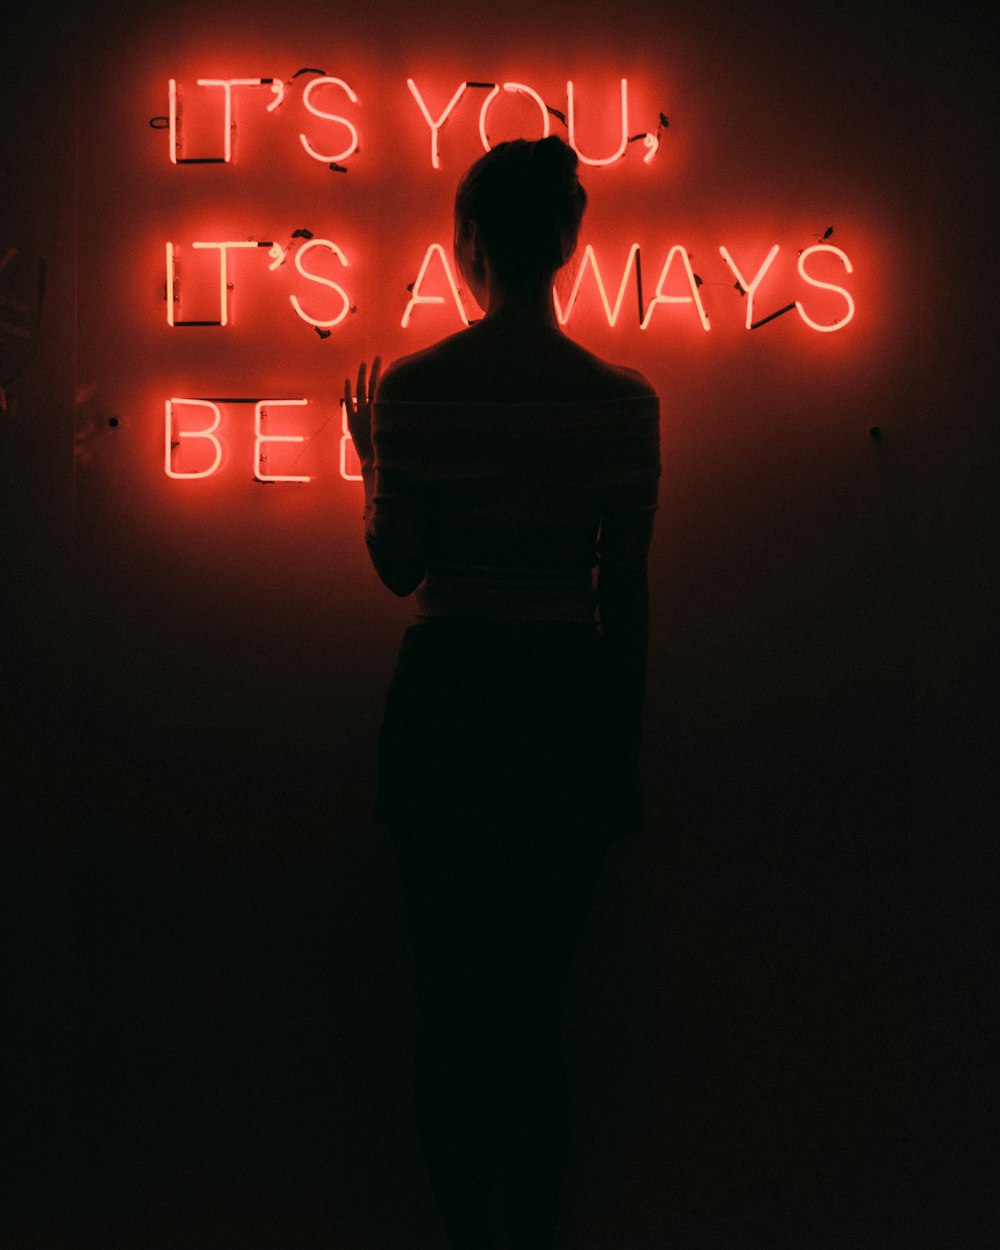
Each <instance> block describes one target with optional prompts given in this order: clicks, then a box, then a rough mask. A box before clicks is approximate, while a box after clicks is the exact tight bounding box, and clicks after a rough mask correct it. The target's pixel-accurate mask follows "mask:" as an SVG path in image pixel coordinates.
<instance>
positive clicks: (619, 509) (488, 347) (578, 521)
mask: <svg viewBox="0 0 1000 1250" xmlns="http://www.w3.org/2000/svg"><path fill="white" fill-rule="evenodd" d="M373 432H374V439H375V449H376V463H377V467H378V487H377V490H376V497H375V504H376V506H375V508H374V511H373V513H372V517H371V523H370V525H369V533H368V540H369V547H370V549H371V551H372V556H373V558H374V560H375V563H376V566H377V567H378V568H379V571H380V573H382V574H383V577H384V579H385V580H387V582H388V584H390V585H391V586H392V587H393V588H394V589H397V592H398V593H408V592H409V591H410V590H412V589H413V588H414V587H416V586H418V584H419V589H418V593H417V604H418V611H419V613H420V615H421V616H422V617H424V618H431V617H443V616H463V617H499V618H506V619H511V618H516V619H522V620H525V619H527V620H531V619H534V620H567V621H588V620H590V621H592V620H593V618H594V608H595V602H594V593H593V587H592V570H593V568H594V566H595V565H596V563H597V561H598V540H599V534H600V532H601V530H602V528H603V527H604V526H605V525H606V522H607V519H608V518H609V516H611V514H616V515H619V516H627V517H628V518H630V520H631V522H632V526H633V531H634V532H635V533H636V535H637V537H638V542H639V544H640V545H641V546H642V548H643V554H644V550H645V545H646V543H647V542H648V529H649V527H650V526H651V523H652V512H653V509H654V508H655V503H656V482H657V477H658V475H659V462H658V444H657V434H658V402H657V399H656V396H655V394H654V393H653V391H652V390H651V388H650V387H649V386H648V384H647V383H646V382H645V380H644V379H643V378H642V376H641V375H640V374H638V373H635V372H633V371H631V370H623V369H618V368H616V367H615V366H611V365H608V364H606V363H605V362H603V361H601V360H599V359H598V358H597V357H595V356H593V355H592V354H591V353H589V352H587V351H585V350H584V349H583V348H580V347H579V346H578V345H577V344H575V343H572V342H571V341H570V340H569V339H566V338H565V337H564V336H563V335H562V334H561V333H560V332H559V331H558V330H551V331H550V330H548V329H547V328H546V329H545V330H544V331H539V329H538V328H537V327H535V329H534V332H533V333H531V334H526V333H525V332H524V331H523V330H519V329H516V328H514V327H511V328H510V329H500V330H497V329H496V328H495V327H493V326H490V325H488V324H485V323H484V325H482V326H477V327H474V328H472V329H470V330H468V331H466V332H465V333H463V334H458V335H454V336H452V338H450V339H447V340H445V342H444V343H441V344H438V345H436V346H435V347H433V348H430V349H428V350H427V351H426V352H421V353H418V354H417V355H414V356H410V357H407V358H405V359H404V360H403V361H402V362H400V363H399V364H398V365H396V366H394V367H393V368H392V369H390V370H389V371H388V372H387V374H386V375H385V378H384V379H383V382H382V385H381V387H380V389H379V394H378V398H377V400H376V406H375V420H374V431H373ZM625 528H627V527H623V526H621V525H619V526H618V532H619V535H621V534H623V533H624V530H625ZM610 554H611V556H612V558H613V557H614V554H615V553H614V552H613V551H612V552H611V553H610ZM401 557H402V558H401ZM421 583H422V584H421Z"/></svg>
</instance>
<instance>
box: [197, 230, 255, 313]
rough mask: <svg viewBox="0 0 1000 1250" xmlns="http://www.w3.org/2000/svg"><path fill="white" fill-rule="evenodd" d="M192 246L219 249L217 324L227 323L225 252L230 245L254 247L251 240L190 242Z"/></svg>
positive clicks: (227, 292)
mask: <svg viewBox="0 0 1000 1250" xmlns="http://www.w3.org/2000/svg"><path fill="white" fill-rule="evenodd" d="M191 246H192V247H199V248H206V247H217V248H218V249H219V325H222V326H225V325H228V324H229V282H228V277H227V272H226V253H227V252H228V250H229V249H230V248H231V247H256V246H257V244H256V242H254V241H253V240H248V241H246V242H238V243H192V244H191Z"/></svg>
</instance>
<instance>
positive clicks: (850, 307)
mask: <svg viewBox="0 0 1000 1250" xmlns="http://www.w3.org/2000/svg"><path fill="white" fill-rule="evenodd" d="M816 252H832V253H833V255H834V256H839V257H840V259H841V261H843V264H844V268H845V269H846V270H847V272H848V273H853V272H854V266H853V265H852V264H851V262H850V258H849V257H848V255H847V253H846V252H842V251H841V250H840V248H839V247H834V246H833V244H832V243H814V244H813V245H812V247H807V248H806V249H805V251H804V252H802V254H801V255H800V256H799V273H800V274H801V275H802V277H803V278H804V279H805V281H806V282H808V283H809V285H810V286H814V287H818V288H819V289H821V290H823V291H836V292H837V294H838V295H842V296H843V297H844V299H845V300H846V301H847V314H846V316H844V317H842V318H841V320H840V321H835V322H833V324H832V325H828V326H824V325H820V323H819V322H818V321H813V319H812V318H811V317H809V316H808V315H807V314H806V310H805V309H804V308H803V307H802V304H801V302H800V301H799V300H796V301H795V307H796V309H798V313H799V316H800V317H801V318H802V320H803V321H804V322H805V323H806V325H807V326H810V327H811V328H812V329H813V330H819V331H820V332H821V333H823V334H829V333H830V332H831V331H833V330H843V328H844V326H846V325H847V324H848V323H849V322H851V321H852V320H853V319H854V300H853V299H852V298H851V293H850V291H845V290H844V288H843V287H842V286H836V285H835V284H834V283H832V282H821V281H820V280H819V278H811V277H810V276H809V274H807V273H806V267H805V264H806V257H807V256H812V255H813V254H814V253H816Z"/></svg>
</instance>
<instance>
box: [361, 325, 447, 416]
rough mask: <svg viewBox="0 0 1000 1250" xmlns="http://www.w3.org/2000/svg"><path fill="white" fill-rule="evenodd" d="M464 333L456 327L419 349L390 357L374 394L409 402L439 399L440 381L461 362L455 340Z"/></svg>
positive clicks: (391, 399)
mask: <svg viewBox="0 0 1000 1250" xmlns="http://www.w3.org/2000/svg"><path fill="white" fill-rule="evenodd" d="M464 333H465V332H463V331H459V333H457V334H452V335H449V337H448V338H446V339H442V340H441V341H440V342H438V343H433V344H432V345H431V346H430V347H425V348H424V349H423V350H422V351H418V352H411V353H410V354H409V355H408V356H400V357H399V358H398V359H397V360H394V361H392V363H391V364H390V365H389V366H388V368H387V369H386V370H385V371H384V372H383V374H382V377H381V380H380V381H379V386H378V398H379V399H380V400H382V401H383V402H386V401H388V402H410V403H414V402H416V403H421V402H424V401H427V400H440V398H441V395H442V382H445V381H447V380H448V378H449V375H452V374H454V372H455V371H456V368H457V367H459V366H460V365H461V363H462V357H463V355H464V354H465V353H463V351H462V348H461V345H460V344H459V343H458V342H457V341H456V340H461V339H462V337H463V334H464Z"/></svg>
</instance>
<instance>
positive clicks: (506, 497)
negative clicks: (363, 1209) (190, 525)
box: [345, 138, 660, 1250]
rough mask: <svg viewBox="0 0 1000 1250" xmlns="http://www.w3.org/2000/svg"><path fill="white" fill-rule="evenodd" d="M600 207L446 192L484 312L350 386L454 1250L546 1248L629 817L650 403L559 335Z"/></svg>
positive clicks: (546, 163)
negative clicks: (574, 1029)
mask: <svg viewBox="0 0 1000 1250" xmlns="http://www.w3.org/2000/svg"><path fill="white" fill-rule="evenodd" d="M586 201H587V197H586V193H585V191H584V190H583V188H582V187H581V185H580V183H579V181H578V179H577V158H576V155H575V153H574V152H573V151H572V149H571V148H569V147H568V146H567V145H566V144H565V143H563V142H562V141H561V140H560V139H557V138H548V139H542V140H540V141H538V142H528V141H526V140H520V139H519V140H516V141H514V142H512V143H502V144H499V145H498V146H497V147H495V148H494V149H493V150H492V151H490V152H489V153H487V155H485V156H484V157H482V158H481V159H480V160H478V161H477V162H476V163H475V164H474V165H473V166H472V167H471V168H470V169H469V170H468V171H467V173H466V174H465V176H464V177H463V178H462V180H461V182H460V184H459V187H458V191H457V193H456V197H455V257H456V260H457V263H458V266H459V269H460V272H461V273H462V275H463V277H464V279H465V282H466V283H467V284H468V286H469V288H470V289H471V291H472V292H473V294H474V295H475V297H476V299H477V300H478V302H479V304H480V305H481V306H482V308H483V309H484V310H485V316H484V317H483V319H482V320H481V321H479V322H477V323H475V324H473V325H471V326H470V327H469V328H468V329H466V330H463V331H461V332H460V333H458V334H455V335H452V336H451V337H449V338H447V339H444V340H443V341H442V342H440V343H437V344H436V345H434V346H433V347H430V348H428V349H427V350H426V351H422V352H417V353H416V354H414V355H412V356H407V357H405V358H403V359H402V360H399V361H397V362H396V363H395V364H394V365H393V366H392V367H391V368H390V369H388V370H387V371H386V373H385V374H384V376H382V377H381V379H380V378H379V360H378V358H377V357H376V359H375V362H374V364H373V368H372V372H371V377H370V379H368V378H367V376H366V366H365V365H364V364H362V366H361V368H360V370H359V374H358V380H357V388H356V393H357V400H356V401H355V399H354V397H353V396H352V395H351V387H350V383H349V382H348V383H346V384H345V401H346V403H347V410H348V420H349V424H350V429H351V433H352V435H353V438H354V443H355V447H356V448H357V451H358V454H359V456H360V458H361V462H362V469H363V476H364V483H365V499H366V506H365V520H366V541H367V544H368V549H369V552H370V554H371V558H372V561H373V563H374V565H375V568H376V570H377V572H378V574H379V576H380V577H381V579H382V581H383V582H384V583H385V585H386V586H387V587H388V588H389V589H390V590H392V591H393V592H395V593H396V594H397V595H409V594H410V593H411V592H413V591H414V590H416V592H417V609H418V623H417V624H415V625H414V626H412V627H411V628H410V629H409V630H408V631H407V632H406V635H405V637H404V640H403V644H402V649H401V653H400V657H399V662H398V665H397V669H396V672H395V675H394V678H393V681H392V684H391V687H390V690H389V694H388V699H387V703H386V708H385V714H384V719H383V724H382V730H381V736H380V743H379V774H378V795H377V807H376V814H377V816H378V818H379V820H380V821H381V822H382V823H383V824H384V825H386V826H387V828H388V830H389V832H390V834H391V836H392V839H393V843H394V845H395V848H396V851H397V854H398V858H399V863H400V870H401V876H402V883H403V890H404V894H405V898H406V905H407V914H408V922H409V928H410V934H411V941H412V947H413V956H414V966H415V975H416V981H417V1001H418V1012H419V1037H418V1051H417V1117H418V1127H419V1131H420V1136H421V1141H422V1145H423V1149H424V1154H425V1158H426V1162H427V1167H428V1173H429V1176H430V1180H431V1184H432V1186H433V1189H434V1192H435V1194H436V1196H437V1199H438V1203H439V1206H440V1209H441V1214H442V1218H443V1221H444V1224H445V1227H446V1229H447V1231H448V1234H449V1236H450V1238H451V1243H452V1246H453V1247H454V1250H491V1248H492V1247H495V1246H496V1245H498V1244H506V1245H507V1246H509V1247H510V1248H511V1250H550V1248H551V1247H552V1245H553V1244H554V1240H555V1236H556V1230H557V1223H558V1215H559V1204H560V1196H561V1189H562V1182H563V1176H564V1172H565V1166H566V1158H567V1149H568V1143H569V1135H570V1111H571V1104H570V1097H569V1092H570V1091H569V1082H568V1073H567V1065H566V1059H565V1054H564V1048H563V1040H564V1039H563V1027H562V1026H563V1022H562V1015H563V1008H564V1005H565V996H566V990H567V985H568V981H569V975H570V969H571V963H572V958H573V954H574V949H575V947H576V943H577V940H578V937H579V934H580V932H581V929H582V926H583V923H584V920H585V919H586V915H587V912H588V909H589V906H590V903H591V900H592V898H593V894H594V890H595V888H596V884H597V881H598V878H599V875H600V872H601V868H602V865H603V861H604V859H605V856H606V854H607V850H608V847H609V844H610V843H611V842H612V841H614V840H615V839H616V838H620V837H623V836H626V835H628V834H631V833H634V832H635V831H636V830H637V829H638V827H639V825H640V822H641V799H640V792H639V783H638V751H639V733H640V718H641V709H642V698H643V688H644V683H645V663H646V638H647V623H646V622H647V581H646V557H647V552H648V549H649V543H650V538H651V534H652V527H653V514H654V511H655V509H656V500H657V487H658V478H659V472H660V466H659V420H658V400H657V397H656V394H655V392H654V391H653V390H652V388H651V387H650V385H649V384H648V382H646V380H645V379H644V378H643V377H642V375H641V374H639V373H637V372H635V371H634V370H631V369H625V368H619V367H617V366H614V365H611V364H608V363H606V362H604V361H602V360H600V359H599V358H598V357H596V356H594V355H592V354H591V353H590V352H587V351H585V350H584V349H583V348H582V347H580V346H579V345H577V344H576V343H573V342H572V341H571V340H570V339H569V338H567V337H566V336H565V335H564V334H563V333H562V331H561V330H560V328H559V325H558V323H557V320H556V316H555V311H554V307H553V301H552V282H553V278H554V275H555V274H556V272H557V271H558V270H559V269H560V268H561V267H562V266H563V265H564V264H565V263H566V261H567V260H568V259H569V257H570V256H571V255H572V254H573V251H574V250H575V247H576V241H577V235H578V232H579V227H580V222H581V219H582V215H583V211H584V208H585V206H586ZM595 568H596V570H597V575H596V579H595V578H594V576H593V574H594V570H595ZM501 1222H503V1223H504V1224H505V1225H506V1242H505V1243H500V1242H498V1237H499V1236H500V1233H499V1229H498V1225H499V1224H500V1223H501Z"/></svg>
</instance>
